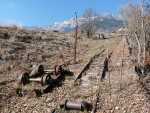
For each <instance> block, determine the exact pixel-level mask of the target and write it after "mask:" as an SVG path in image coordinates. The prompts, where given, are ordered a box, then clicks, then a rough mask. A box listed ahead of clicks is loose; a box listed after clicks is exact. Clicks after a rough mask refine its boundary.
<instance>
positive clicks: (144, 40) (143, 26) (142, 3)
mask: <svg viewBox="0 0 150 113" xmlns="http://www.w3.org/2000/svg"><path fill="white" fill-rule="evenodd" d="M141 13H142V14H141V18H142V37H143V42H144V43H143V44H144V48H143V66H144V62H145V53H146V52H145V47H146V37H145V25H144V24H145V22H144V19H145V18H144V0H141Z"/></svg>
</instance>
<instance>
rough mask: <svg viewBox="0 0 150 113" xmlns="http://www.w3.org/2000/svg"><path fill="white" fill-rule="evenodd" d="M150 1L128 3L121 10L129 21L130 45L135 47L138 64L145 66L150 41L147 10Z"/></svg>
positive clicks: (134, 54) (134, 52) (133, 53)
mask: <svg viewBox="0 0 150 113" xmlns="http://www.w3.org/2000/svg"><path fill="white" fill-rule="evenodd" d="M148 1H149V2H148ZM148 3H150V0H147V2H145V0H141V3H139V4H136V5H133V4H128V5H127V6H125V7H124V8H123V9H122V11H121V13H122V16H123V18H124V19H125V21H126V23H127V28H128V40H129V45H130V46H131V47H132V49H133V52H132V55H133V56H134V58H135V59H136V60H137V62H138V64H140V65H143V66H144V65H145V64H144V63H145V57H146V56H147V55H146V54H147V52H146V49H147V42H148V41H150V40H149V39H150V38H149V37H150V33H149V32H150V30H149V29H150V19H149V14H148V13H147V10H146V9H147V8H149V7H148V6H149V5H148ZM147 5H148V6H147ZM146 6H147V7H146ZM136 56H138V57H136Z"/></svg>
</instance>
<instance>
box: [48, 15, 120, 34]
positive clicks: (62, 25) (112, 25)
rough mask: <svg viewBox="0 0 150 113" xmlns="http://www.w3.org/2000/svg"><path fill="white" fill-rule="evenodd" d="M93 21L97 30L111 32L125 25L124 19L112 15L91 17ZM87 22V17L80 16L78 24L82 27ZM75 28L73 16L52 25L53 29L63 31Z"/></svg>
mask: <svg viewBox="0 0 150 113" xmlns="http://www.w3.org/2000/svg"><path fill="white" fill-rule="evenodd" d="M91 21H94V23H95V26H96V29H97V31H107V32H111V31H113V30H117V29H119V28H120V27H122V26H123V21H122V20H121V19H119V18H118V17H114V16H111V15H106V16H95V17H91ZM87 22H88V19H87V18H84V17H80V18H78V24H79V26H80V27H82V26H83V25H84V24H87ZM74 28H75V22H74V19H73V18H71V19H70V20H65V21H64V22H56V23H54V25H52V26H51V29H52V30H57V31H63V32H69V31H72V30H73V29H74Z"/></svg>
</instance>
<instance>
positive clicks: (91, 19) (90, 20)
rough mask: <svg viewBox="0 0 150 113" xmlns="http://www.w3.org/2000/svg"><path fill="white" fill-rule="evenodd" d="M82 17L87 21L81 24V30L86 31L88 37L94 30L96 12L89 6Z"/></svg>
mask: <svg viewBox="0 0 150 113" xmlns="http://www.w3.org/2000/svg"><path fill="white" fill-rule="evenodd" d="M83 17H84V18H86V20H87V22H86V23H85V24H83V25H82V27H81V30H82V31H84V32H86V34H87V37H88V38H90V37H92V36H93V34H94V33H95V31H96V26H95V18H96V13H95V12H94V11H93V10H92V9H91V8H89V9H86V10H85V12H84V14H83Z"/></svg>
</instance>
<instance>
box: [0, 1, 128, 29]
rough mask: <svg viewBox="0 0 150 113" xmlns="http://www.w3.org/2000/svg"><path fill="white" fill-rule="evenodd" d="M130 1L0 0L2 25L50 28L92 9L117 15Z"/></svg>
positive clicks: (0, 21) (0, 20) (0, 22)
mask: <svg viewBox="0 0 150 113" xmlns="http://www.w3.org/2000/svg"><path fill="white" fill-rule="evenodd" d="M127 1H128V0H0V24H4V25H5V24H6V25H7V24H17V25H23V26H49V25H52V24H54V23H55V22H61V21H64V20H68V19H70V18H72V17H73V16H74V12H77V13H78V16H81V15H82V14H83V12H84V11H85V9H88V8H92V9H93V10H94V11H96V12H98V13H100V14H108V13H111V14H113V15H117V14H118V13H119V9H120V8H121V7H122V6H123V5H125V4H127Z"/></svg>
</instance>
